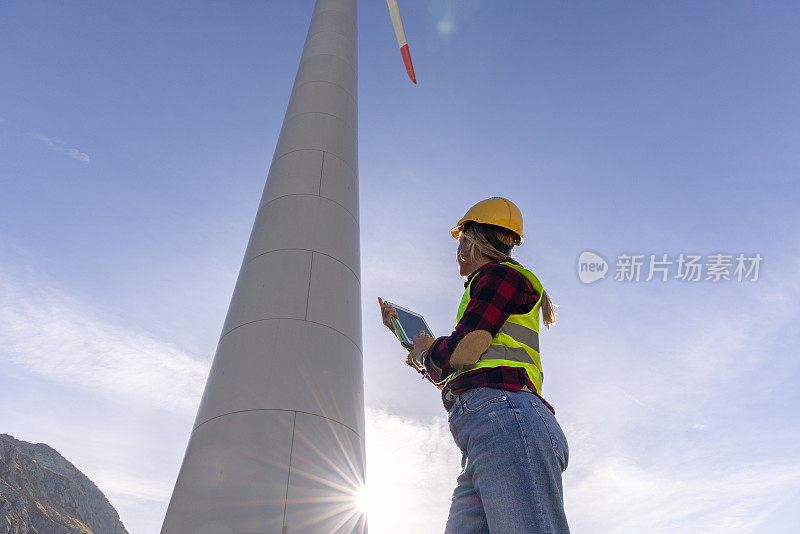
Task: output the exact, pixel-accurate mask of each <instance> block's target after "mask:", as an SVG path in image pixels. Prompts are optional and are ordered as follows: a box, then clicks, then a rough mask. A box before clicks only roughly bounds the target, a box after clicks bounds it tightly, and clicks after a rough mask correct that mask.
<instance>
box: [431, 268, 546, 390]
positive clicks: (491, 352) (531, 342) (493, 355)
mask: <svg viewBox="0 0 800 534" xmlns="http://www.w3.org/2000/svg"><path fill="white" fill-rule="evenodd" d="M502 264H503V265H507V266H509V267H511V268H512V269H515V270H516V271H518V272H520V273H521V274H522V275H524V276H525V278H527V279H528V281H529V282H530V283H531V285H532V286H533V290H534V291H536V293H538V294H539V300H538V301H537V302H536V304H535V305H534V306H533V309H532V310H531V311H529V312H528V313H522V314H512V315H509V316H508V319H507V320H506V322H505V323H503V326H502V327H501V328H500V331H499V332H498V333H497V335H496V336H494V338H493V339H492V344H491V345H489V348H488V349H486V351H485V352H484V353H483V354H481V356H480V358H479V359H478V361H477V362H475V363H474V364H472V365H466V366H464V367H463V368H462V369H460V370H457V371H456V372H454V373H453V374H452V375H450V376H449V377H448V379H447V382H450V381H451V380H453V379H454V378H456V377H457V376H458V375H460V374H462V373H466V372H468V371H474V370H475V369H484V368H488V367H522V368H523V369H525V372H526V373H527V375H528V378H529V379H530V381H531V382H532V383H533V385H534V386H536V391H535V393H538V394H541V393H542V378H543V376H544V375H543V373H542V362H541V359H540V357H539V310H540V308H541V303H542V298H541V295H542V293H543V291H544V290H543V288H542V283H541V282H540V281H539V279H538V278H536V275H535V274H533V273H532V272H530V271H529V270H528V269H525V268H524V267H520V266H519V265H514V264H513V263H509V262H502ZM475 278H476V277H472V280H470V282H469V285H468V286H467V288H466V290H465V291H464V296H463V297H461V304H460V305H459V307H458V314H457V315H456V325H458V322H459V321H460V320H461V317H462V316H463V315H464V310H466V309H467V305H469V301H470V299H471V297H470V291H471V290H472V282H474V281H475Z"/></svg>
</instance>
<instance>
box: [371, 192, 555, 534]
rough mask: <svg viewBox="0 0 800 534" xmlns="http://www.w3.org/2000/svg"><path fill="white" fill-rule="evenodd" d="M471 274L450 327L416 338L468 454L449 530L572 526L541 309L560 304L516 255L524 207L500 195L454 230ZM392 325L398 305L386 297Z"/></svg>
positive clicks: (423, 366)
mask: <svg viewBox="0 0 800 534" xmlns="http://www.w3.org/2000/svg"><path fill="white" fill-rule="evenodd" d="M451 233H452V234H453V237H455V238H456V239H458V250H457V253H456V260H457V262H458V267H459V272H460V274H461V276H462V277H464V278H466V279H467V281H466V283H465V284H464V287H465V291H464V296H463V297H462V299H461V304H460V306H459V308H458V313H457V316H456V329H455V330H454V331H453V333H452V334H450V335H449V336H445V337H440V338H437V339H433V338H431V337H428V336H426V335H424V334H422V333H420V335H418V336H417V337H415V338H414V351H413V356H414V359H415V361H416V364H417V368H418V370H419V371H420V372H421V373H423V375H424V376H426V377H427V378H428V379H429V380H430V381H431V382H433V383H434V384H436V385H437V386H438V387H440V388H441V389H442V401H443V402H444V406H445V409H446V410H447V411H448V421H449V424H450V431H451V433H452V434H453V438H454V439H455V441H456V444H457V445H458V447H459V448H460V449H461V452H462V467H463V470H462V472H461V475H460V476H459V477H458V483H457V486H456V489H455V491H454V493H453V500H452V504H451V507H450V515H449V517H448V520H447V527H446V529H445V532H446V533H453V534H472V533H485V532H491V533H493V534H506V533H509V534H511V533H514V534H522V533H545V532H546V533H565V532H569V527H568V526H567V519H566V516H565V514H564V504H563V491H562V486H561V473H562V472H563V471H564V470H565V469H566V467H567V461H568V458H569V456H568V455H569V452H568V447H567V440H566V438H565V437H564V433H563V432H562V431H561V427H560V426H559V425H558V422H557V421H556V419H555V416H554V414H555V412H554V410H553V408H552V407H551V406H550V405H549V404H548V403H547V402H546V401H545V400H544V399H543V398H542V397H540V396H539V395H540V392H541V387H542V377H543V375H542V371H541V369H542V366H541V361H540V358H539V340H538V333H539V313H540V312H541V314H542V318H543V321H544V324H545V326H547V327H548V328H549V326H550V324H552V323H554V322H555V311H554V306H553V304H552V302H551V301H550V298H549V297H548V295H547V293H546V292H545V291H544V289H543V288H542V284H541V282H539V279H538V278H537V277H536V276H535V275H534V274H533V273H531V272H530V271H528V270H527V269H525V268H524V267H522V266H521V265H520V264H519V263H518V262H517V261H515V260H514V259H512V258H511V250H512V249H513V248H514V246H517V245H520V244H522V237H523V234H522V214H521V213H520V211H519V209H518V208H517V206H516V205H514V204H513V203H512V202H511V201H509V200H507V199H505V198H501V197H493V198H489V199H486V200H483V201H481V202H479V203H477V204H476V205H475V206H473V207H472V208H471V209H470V210H469V211H467V213H466V215H464V217H463V218H462V219H461V220H460V221H459V222H458V224H457V225H456V227H455V228H453V230H452V231H451ZM380 305H381V312H382V315H383V322H384V324H385V325H386V326H388V327H389V329H390V330H392V332H394V330H393V329H392V326H391V317H392V316H396V315H397V312H396V311H395V310H394V309H393V308H391V307H390V306H388V305H386V304H385V303H383V302H382V301H380Z"/></svg>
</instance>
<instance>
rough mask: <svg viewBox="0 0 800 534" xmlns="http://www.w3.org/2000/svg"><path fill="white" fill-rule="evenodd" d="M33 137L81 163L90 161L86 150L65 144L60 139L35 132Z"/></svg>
mask: <svg viewBox="0 0 800 534" xmlns="http://www.w3.org/2000/svg"><path fill="white" fill-rule="evenodd" d="M34 138H36V139H38V140H39V141H41V142H42V143H44V144H45V145H47V146H49V147H50V148H51V149H53V150H55V151H56V152H58V153H60V154H64V155H66V156H69V157H71V158H72V159H74V160H75V161H79V162H81V163H89V162H90V161H91V158H90V157H89V154H87V153H86V152H81V151H80V150H78V149H77V148H72V147H69V146H66V143H65V142H64V141H62V140H61V139H57V138H53V139H51V138H49V137H47V136H44V135H41V134H35V135H34Z"/></svg>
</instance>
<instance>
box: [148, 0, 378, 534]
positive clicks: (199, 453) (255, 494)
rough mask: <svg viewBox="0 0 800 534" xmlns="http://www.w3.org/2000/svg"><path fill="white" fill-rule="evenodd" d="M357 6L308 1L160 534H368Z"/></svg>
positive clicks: (345, 0) (339, 0)
mask: <svg viewBox="0 0 800 534" xmlns="http://www.w3.org/2000/svg"><path fill="white" fill-rule="evenodd" d="M357 21H358V15H357V0H317V2H316V6H315V8H314V14H313V16H312V19H311V25H310V27H309V30H308V36H307V37H306V42H305V47H304V48H303V54H302V58H301V59H300V66H299V68H298V70H297V76H296V78H295V82H294V87H293V89H292V94H291V97H290V99H289V106H288V108H287V110H286V116H285V118H284V121H283V127H282V128H281V133H280V138H279V139H278V144H277V146H276V148H275V154H274V156H273V159H272V164H271V166H270V171H269V176H268V178H267V182H266V186H265V188H264V193H263V196H262V199H261V202H260V204H259V208H258V213H257V214H256V218H255V223H254V224H253V229H252V232H251V234H250V241H249V243H248V245H247V250H246V252H245V256H244V260H243V262H242V266H241V269H240V272H239V278H238V280H237V282H236V287H235V289H234V292H233V297H232V298H231V303H230V307H229V309H228V315H227V318H226V320H225V324H224V326H223V329H222V334H221V337H220V340H219V344H218V346H217V352H216V355H215V356H214V362H213V364H212V367H211V371H210V373H209V376H208V381H207V383H206V387H205V391H204V393H203V398H202V401H201V403H200V408H199V409H198V412H197V418H196V420H195V422H194V426H193V430H192V433H191V436H190V438H189V444H188V446H187V449H186V454H185V456H184V459H183V464H182V465H181V469H180V472H179V474H178V479H177V482H176V484H175V489H174V491H173V494H172V498H171V500H170V503H169V508H168V510H167V514H166V518H165V519H164V524H163V527H162V533H163V534H228V533H230V534H234V533H235V534H256V533H258V534H262V533H263V534H266V533H280V534H295V533H298V534H299V533H320V532H325V533H333V532H366V520H365V518H364V516H363V514H362V513H361V511H360V510H359V509H358V507H357V503H356V497H357V493H358V491H359V489H360V488H361V487H362V486H363V483H364V398H363V370H362V341H361V299H360V286H361V282H360V278H361V274H360V258H359V213H358V121H357V117H358V103H357V94H356V89H357V46H356V45H357Z"/></svg>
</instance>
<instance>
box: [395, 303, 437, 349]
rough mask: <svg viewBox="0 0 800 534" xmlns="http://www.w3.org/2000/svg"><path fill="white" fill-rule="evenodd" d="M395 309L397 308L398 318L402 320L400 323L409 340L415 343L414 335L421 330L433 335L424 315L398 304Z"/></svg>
mask: <svg viewBox="0 0 800 534" xmlns="http://www.w3.org/2000/svg"><path fill="white" fill-rule="evenodd" d="M395 309H396V310H397V319H398V320H399V321H400V325H401V326H402V327H403V330H404V331H405V333H406V335H407V336H408V340H409V341H411V342H412V343H413V342H414V336H416V335H417V334H419V333H420V332H421V331H422V332H425V333H426V334H428V335H429V336H431V337H433V333H431V330H430V328H428V325H426V324H425V320H424V319H423V318H422V317H420V316H419V315H417V314H415V313H412V312H409V311H408V310H404V309H402V308H399V307H397V306H395Z"/></svg>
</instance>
